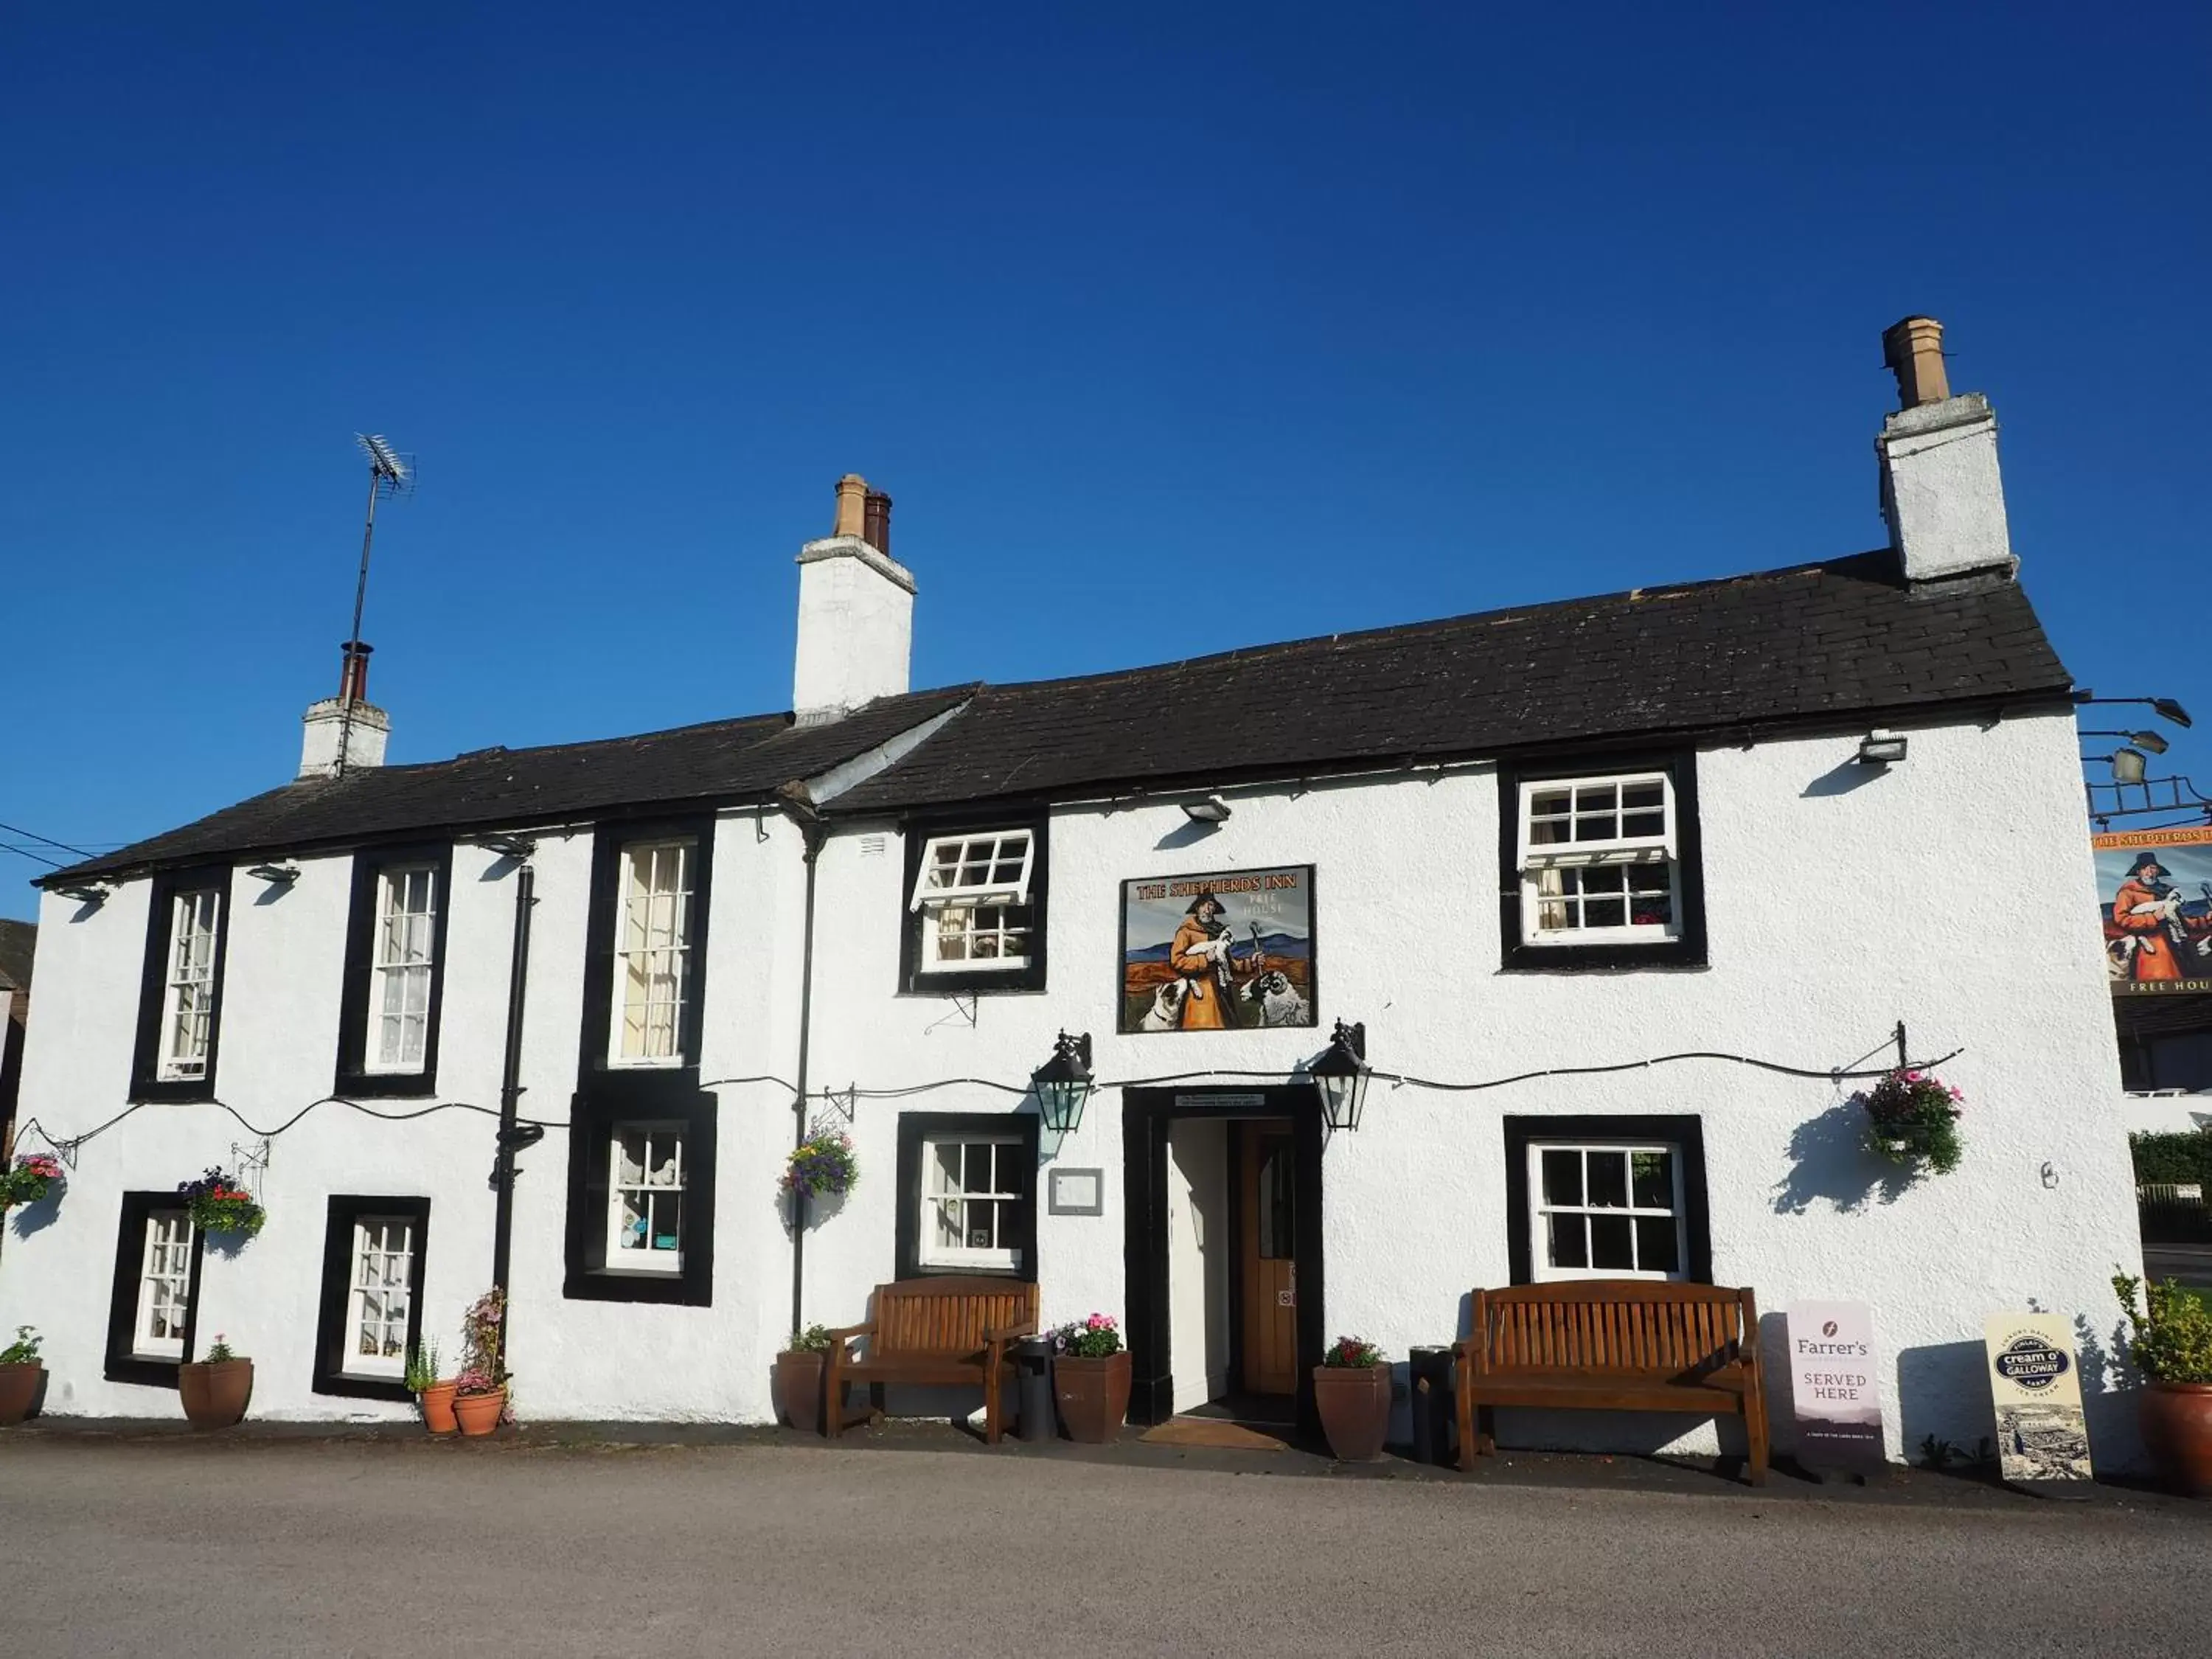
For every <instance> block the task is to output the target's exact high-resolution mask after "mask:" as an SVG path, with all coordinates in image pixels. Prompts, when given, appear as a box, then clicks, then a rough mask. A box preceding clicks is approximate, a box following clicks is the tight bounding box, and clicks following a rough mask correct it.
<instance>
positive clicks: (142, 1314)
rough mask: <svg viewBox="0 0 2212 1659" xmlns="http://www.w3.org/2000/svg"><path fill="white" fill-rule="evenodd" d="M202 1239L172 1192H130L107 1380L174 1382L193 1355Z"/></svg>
mask: <svg viewBox="0 0 2212 1659" xmlns="http://www.w3.org/2000/svg"><path fill="white" fill-rule="evenodd" d="M201 1249H202V1240H201V1238H200V1236H199V1234H198V1231H197V1230H196V1229H195V1228H194V1227H193V1225H192V1218H191V1216H190V1215H189V1214H188V1213H186V1212H185V1210H184V1209H183V1208H182V1207H180V1206H179V1205H178V1203H177V1194H175V1193H174V1192H167V1193H125V1194H123V1207H122V1215H121V1219H120V1222H119V1224H118V1227H117V1230H116V1240H115V1284H114V1291H113V1293H112V1298H111V1301H110V1304H109V1309H108V1321H107V1367H106V1374H107V1377H108V1380H109V1381H110V1382H117V1383H151V1384H153V1385H155V1386H156V1387H169V1388H173V1387H174V1386H175V1385H176V1376H177V1367H178V1365H179V1364H181V1363H182V1362H183V1361H185V1360H186V1359H189V1358H191V1357H192V1338H193V1334H194V1333H193V1321H194V1316H195V1314H196V1313H197V1310H198V1305H199V1282H200V1255H201Z"/></svg>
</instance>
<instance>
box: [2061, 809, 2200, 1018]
mask: <svg viewBox="0 0 2212 1659" xmlns="http://www.w3.org/2000/svg"><path fill="white" fill-rule="evenodd" d="M2089 845H2090V846H2091V847H2092V848H2093V849H2094V850H2095V853H2096V860H2097V887H2098V890H2099V891H2100V892H2102V893H2105V894H2106V895H2109V896H2108V897H2107V899H2106V902H2105V903H2104V905H2103V906H2102V908H2101V913H2102V917H2103V921H2104V927H2105V963H2106V974H2107V975H2108V976H2109V977H2110V978H2111V980H2112V989H2113V990H2114V991H2116V992H2120V993H2138V994H2139V993H2145V992H2161V991H2167V992H2170V991H2198V992H2212V827H2207V826H2205V825H2202V824H2199V825H2194V826H2191V827H2189V828H2185V829H2134V830H2127V831H2124V832H2122V833H2120V834H2117V835H2110V836H2092V837H2091V838H2090V842H2089Z"/></svg>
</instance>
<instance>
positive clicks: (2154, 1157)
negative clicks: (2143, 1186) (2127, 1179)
mask: <svg viewBox="0 0 2212 1659" xmlns="http://www.w3.org/2000/svg"><path fill="white" fill-rule="evenodd" d="M2128 1150H2129V1151H2130V1152H2132V1153H2133V1154H2134V1155H2135V1160H2136V1180H2137V1181H2201V1182H2204V1183H2205V1184H2206V1185H2207V1186H2208V1187H2212V1130H2204V1129H2178V1130H2172V1131H2169V1132H2166V1133H2151V1132H2149V1131H2148V1130H2146V1131H2144V1132H2143V1133H2139V1134H2131V1135H2130V1136H2129V1137H2128Z"/></svg>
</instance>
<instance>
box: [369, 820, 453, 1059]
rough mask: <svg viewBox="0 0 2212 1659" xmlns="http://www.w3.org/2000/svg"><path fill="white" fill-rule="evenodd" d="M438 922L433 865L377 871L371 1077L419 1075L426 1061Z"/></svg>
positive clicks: (371, 976)
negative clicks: (399, 1074)
mask: <svg viewBox="0 0 2212 1659" xmlns="http://www.w3.org/2000/svg"><path fill="white" fill-rule="evenodd" d="M437 922H438V870H437V866H435V865H429V864H403V865H398V866H393V867H392V868H390V869H386V870H380V871H379V872H377V878H376V933H375V947H374V957H373V958H372V960H371V963H370V967H369V1000H370V1004H371V1006H373V1007H374V1010H375V1020H376V1030H375V1033H374V1040H373V1041H372V1042H370V1044H369V1046H368V1055H367V1057H366V1058H367V1062H368V1069H369V1070H370V1071H372V1072H419V1071H421V1070H422V1068H423V1065H424V1063H425V1061H426V1060H427V1059H428V1053H429V1034H430V994H431V987H432V975H434V974H435V972H436V964H437Z"/></svg>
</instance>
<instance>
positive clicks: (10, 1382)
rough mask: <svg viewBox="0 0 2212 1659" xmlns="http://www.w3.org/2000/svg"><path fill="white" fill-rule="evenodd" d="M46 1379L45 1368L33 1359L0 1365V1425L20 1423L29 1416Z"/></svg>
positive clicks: (37, 1401)
mask: <svg viewBox="0 0 2212 1659" xmlns="http://www.w3.org/2000/svg"><path fill="white" fill-rule="evenodd" d="M45 1381H46V1367H45V1366H44V1365H41V1364H39V1362H38V1361H37V1360H35V1359H33V1360H28V1361H27V1362H25V1363H24V1364H20V1365H18V1364H6V1365H0V1424H15V1423H20V1422H21V1421H22V1420H23V1419H25V1418H27V1417H28V1416H29V1415H30V1414H31V1407H33V1406H35V1405H37V1404H38V1403H39V1385H40V1383H43V1382H45Z"/></svg>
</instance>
